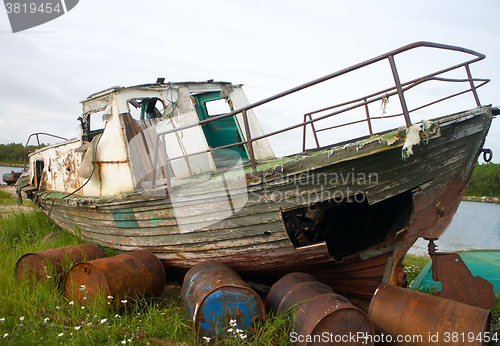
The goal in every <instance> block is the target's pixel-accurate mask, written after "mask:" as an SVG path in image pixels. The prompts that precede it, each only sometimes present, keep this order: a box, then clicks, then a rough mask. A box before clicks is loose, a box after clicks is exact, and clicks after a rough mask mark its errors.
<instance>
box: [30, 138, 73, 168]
mask: <svg viewBox="0 0 500 346" xmlns="http://www.w3.org/2000/svg"><path fill="white" fill-rule="evenodd" d="M40 135H44V136H49V137H54V138H57V139H62V140H64V141H67V139H66V138H64V137H60V136H56V135H51V134H50V133H45V132H36V133H32V134H31V135H29V137H28V140H27V141H26V144H25V145H24V168H23V171H24V172H26V158H27V153H28V152H27V148H28V144H29V142H30V140H31V137H33V136H36V141H37V144H38V149H40V148H41V146H42V144H41V143H40V137H39V136H40Z"/></svg>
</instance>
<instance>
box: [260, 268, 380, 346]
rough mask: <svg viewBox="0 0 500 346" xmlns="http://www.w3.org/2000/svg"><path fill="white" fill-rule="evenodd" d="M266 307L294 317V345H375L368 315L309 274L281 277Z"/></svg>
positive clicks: (272, 290)
mask: <svg viewBox="0 0 500 346" xmlns="http://www.w3.org/2000/svg"><path fill="white" fill-rule="evenodd" d="M266 308H267V309H268V310H276V312H277V313H278V314H279V313H281V312H283V311H286V313H287V314H288V315H293V316H294V318H295V326H294V329H293V331H291V333H290V341H291V342H292V343H293V344H294V345H373V344H374V343H373V336H374V334H375V332H374V328H373V324H372V323H371V321H370V320H369V319H368V317H367V316H366V314H364V313H363V312H362V311H361V310H359V309H358V308H356V307H355V306H354V305H352V304H351V303H350V302H349V301H348V300H347V299H346V298H344V297H342V296H340V295H338V294H336V293H335V292H334V291H333V290H332V289H331V288H330V287H328V286H327V285H325V284H322V283H321V282H318V281H317V280H316V279H315V278H314V277H313V276H311V275H309V274H305V273H290V274H287V275H285V276H284V277H282V278H281V279H280V280H278V281H277V282H276V283H275V284H274V285H273V286H272V287H271V290H270V291H269V294H268V295H267V298H266Z"/></svg>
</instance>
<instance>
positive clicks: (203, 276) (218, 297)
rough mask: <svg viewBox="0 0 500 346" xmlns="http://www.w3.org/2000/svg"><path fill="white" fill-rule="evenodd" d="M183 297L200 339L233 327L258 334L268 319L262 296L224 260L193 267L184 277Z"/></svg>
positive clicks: (225, 331) (223, 332)
mask: <svg viewBox="0 0 500 346" xmlns="http://www.w3.org/2000/svg"><path fill="white" fill-rule="evenodd" d="M182 299H183V301H184V304H185V305H186V307H187V310H188V312H189V315H190V316H191V318H192V320H193V326H194V329H195V330H196V332H197V334H198V336H199V337H200V338H201V337H204V336H206V337H214V336H215V335H217V334H227V330H228V329H230V328H233V329H242V330H244V331H245V332H247V331H250V332H252V333H255V327H256V326H258V325H260V324H263V323H264V322H265V318H266V312H265V308H264V304H263V302H262V300H261V299H260V297H259V296H258V295H257V293H255V292H254V291H253V290H252V288H251V287H250V285H248V284H247V283H246V282H245V281H243V280H242V279H241V277H240V276H239V275H238V274H236V273H235V272H234V271H233V270H232V269H231V268H230V267H229V266H228V265H226V264H224V263H220V262H215V261H207V262H203V263H200V264H197V265H195V266H194V267H192V268H191V269H190V270H189V271H188V272H187V273H186V276H185V277H184V283H183V285H182ZM231 320H233V323H230V322H231Z"/></svg>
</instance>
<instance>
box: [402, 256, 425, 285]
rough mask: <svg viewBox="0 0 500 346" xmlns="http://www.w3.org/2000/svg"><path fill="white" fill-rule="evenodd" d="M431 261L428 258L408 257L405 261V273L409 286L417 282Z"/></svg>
mask: <svg viewBox="0 0 500 346" xmlns="http://www.w3.org/2000/svg"><path fill="white" fill-rule="evenodd" d="M430 261H431V259H430V257H428V256H417V255H406V256H405V258H404V260H403V265H404V271H405V273H406V280H407V281H408V286H410V284H411V283H412V282H413V280H415V279H416V278H417V276H418V274H420V272H421V271H422V269H424V267H425V265H426V264H427V263H429V262H430Z"/></svg>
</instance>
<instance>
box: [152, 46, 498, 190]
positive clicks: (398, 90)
mask: <svg viewBox="0 0 500 346" xmlns="http://www.w3.org/2000/svg"><path fill="white" fill-rule="evenodd" d="M421 47H428V48H436V49H442V50H449V51H457V52H462V53H466V54H470V55H473V56H474V58H472V59H470V60H467V61H465V62H462V63H459V64H456V65H453V66H450V67H448V68H445V69H442V70H439V71H437V72H434V73H431V74H428V75H425V76H422V77H420V78H417V79H414V80H411V81H409V82H406V83H403V84H402V83H401V81H400V79H399V75H398V71H397V68H396V63H395V60H394V56H396V55H398V54H401V53H403V52H406V51H409V50H412V49H415V48H421ZM484 58H485V55H484V54H481V53H478V52H475V51H473V50H470V49H466V48H462V47H457V46H450V45H444V44H438V43H432V42H415V43H412V44H409V45H406V46H404V47H401V48H399V49H396V50H393V51H391V52H388V53H386V54H383V55H380V56H378V57H375V58H373V59H370V60H367V61H365V62H362V63H359V64H356V65H353V66H351V67H348V68H346V69H343V70H340V71H337V72H335V73H332V74H329V75H326V76H324V77H321V78H318V79H315V80H313V81H310V82H308V83H305V84H302V85H299V86H297V87H295V88H292V89H289V90H287V91H284V92H281V93H279V94H276V95H274V96H271V97H268V98H265V99H263V100H261V101H258V102H255V103H252V104H250V105H248V106H245V107H243V108H240V109H238V110H235V111H233V112H230V113H226V114H223V115H219V116H215V117H213V118H211V119H207V120H203V121H200V122H197V123H193V124H190V125H185V126H181V127H177V128H175V129H170V130H166V131H163V132H159V133H158V142H157V145H156V152H155V158H154V168H153V181H152V183H153V186H155V183H156V180H155V179H156V166H157V159H158V147H159V145H158V144H159V141H160V137H163V140H164V139H165V137H164V136H165V135H167V134H170V133H174V132H178V131H182V130H186V129H189V128H192V127H195V126H201V125H204V124H207V123H210V122H214V121H217V120H221V119H225V118H229V117H232V116H235V115H237V114H241V115H242V117H243V122H244V131H245V136H246V140H242V141H240V142H236V143H231V144H228V145H224V146H220V147H217V148H210V149H207V150H204V151H199V152H195V153H189V154H185V155H181V156H176V157H172V158H168V157H167V165H168V163H169V162H172V161H174V160H179V159H184V158H187V157H189V156H195V155H200V154H205V153H211V152H214V151H216V150H220V149H225V148H230V147H234V146H236V145H241V144H243V145H245V146H246V147H247V151H248V156H249V161H250V163H251V166H252V172H253V173H254V174H255V173H256V170H257V169H256V160H255V155H254V150H253V142H255V141H258V140H261V139H264V138H267V137H271V136H274V135H277V134H280V133H283V132H286V131H290V130H293V129H296V128H300V127H303V139H302V143H303V144H302V149H303V151H305V145H306V126H307V125H310V126H311V128H312V132H313V135H314V140H315V143H316V146H317V148H319V147H320V144H319V140H318V137H317V133H318V132H321V131H326V130H331V129H334V128H338V127H342V126H348V125H353V124H357V123H362V122H367V125H368V132H369V133H370V135H372V134H373V131H372V123H371V121H372V120H374V119H381V118H382V117H373V116H371V115H370V114H369V111H368V105H369V104H371V103H373V102H378V101H381V100H382V99H383V98H384V97H390V96H394V95H398V97H399V101H400V104H401V109H402V113H399V114H395V115H389V116H384V117H383V118H391V117H397V116H403V117H404V120H405V123H406V126H407V127H409V126H411V124H412V123H411V119H410V113H412V112H415V111H417V110H419V109H422V108H424V107H428V106H430V105H433V104H436V103H438V102H441V101H444V100H447V99H450V98H452V97H456V96H458V95H462V94H465V93H468V92H471V93H472V94H473V96H474V99H475V102H476V105H477V106H478V107H479V106H481V103H480V101H479V97H478V95H477V92H476V89H477V88H479V87H481V86H483V85H485V84H486V83H488V82H489V79H480V78H472V75H471V72H470V68H469V65H470V64H473V63H475V62H477V61H480V60H482V59H484ZM383 60H388V61H389V64H390V67H391V71H392V76H393V79H394V84H395V85H394V86H393V87H391V88H387V89H384V90H381V91H378V92H376V93H372V94H369V95H365V96H363V97H360V98H357V99H354V100H352V101H348V102H344V103H340V104H336V105H333V106H331V107H327V108H322V109H318V110H315V111H312V112H308V113H306V114H304V120H303V121H302V122H301V123H299V124H296V125H292V126H289V127H286V128H283V129H281V130H277V131H273V132H270V133H267V134H264V135H260V136H256V137H252V135H251V133H250V126H249V122H248V117H247V111H248V110H250V109H254V108H256V107H259V106H262V105H264V104H267V103H269V102H271V101H274V100H277V99H280V98H282V97H284V96H287V95H290V94H293V93H296V92H298V91H301V90H304V89H307V88H309V87H312V86H314V85H317V84H320V83H323V82H325V81H328V80H331V79H334V78H336V77H339V76H342V75H344V74H347V73H350V72H353V71H356V70H359V69H362V68H364V67H366V66H369V65H372V64H375V63H377V62H380V61H383ZM459 68H465V70H466V73H467V77H468V78H467V79H450V78H443V77H437V76H438V75H442V74H444V73H447V72H450V71H453V70H456V69H459ZM428 81H442V82H459V83H462V82H468V83H469V88H468V89H466V90H464V91H461V92H457V93H455V94H452V95H449V96H446V97H443V98H441V99H439V100H436V101H433V102H430V103H427V104H425V105H423V106H420V107H418V108H415V109H412V110H408V107H407V104H406V100H405V95H404V93H405V92H406V91H408V90H410V89H411V88H414V87H415V86H417V85H419V84H422V83H425V82H428ZM475 82H480V84H478V85H475ZM339 107H344V108H341V109H339V110H334V109H336V108H339ZM359 107H364V109H365V112H366V119H362V120H356V121H352V122H348V123H344V124H341V125H336V126H330V127H328V128H322V129H318V130H316V129H315V127H314V123H315V122H318V121H320V120H323V119H326V118H330V117H333V116H335V115H337V114H340V113H344V112H347V111H350V110H353V109H355V108H359ZM329 110H332V111H331V112H329V113H327V114H324V115H321V116H318V117H317V118H314V119H313V115H314V114H318V113H322V112H325V111H329ZM307 118H309V119H307ZM166 171H167V177H166V178H167V186H168V187H170V177H169V176H168V171H169V170H168V169H167V170H166Z"/></svg>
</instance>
